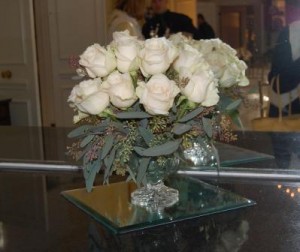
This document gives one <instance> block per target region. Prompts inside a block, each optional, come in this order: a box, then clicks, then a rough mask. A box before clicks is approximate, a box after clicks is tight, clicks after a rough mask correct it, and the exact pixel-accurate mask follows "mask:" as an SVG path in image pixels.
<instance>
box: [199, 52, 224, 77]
mask: <svg viewBox="0 0 300 252" xmlns="http://www.w3.org/2000/svg"><path fill="white" fill-rule="evenodd" d="M204 57H205V59H206V61H207V62H208V64H209V65H210V66H211V69H212V71H213V72H214V74H215V76H216V78H221V77H222V76H223V74H224V71H225V68H226V67H227V64H228V60H227V56H226V55H225V54H224V53H223V52H218V51H213V52H211V53H210V54H205V55H204Z"/></svg>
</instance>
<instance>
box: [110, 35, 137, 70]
mask: <svg viewBox="0 0 300 252" xmlns="http://www.w3.org/2000/svg"><path fill="white" fill-rule="evenodd" d="M113 38H114V40H113V42H112V44H111V45H112V47H113V48H114V49H115V55H116V57H117V68H118V70H119V71H120V72H122V73H126V72H130V71H134V70H137V69H138V68H139V58H138V53H139V51H140V49H141V44H142V42H141V41H138V40H137V39H136V37H133V36H130V35H129V32H128V30H126V31H123V32H115V33H114V34H113Z"/></svg>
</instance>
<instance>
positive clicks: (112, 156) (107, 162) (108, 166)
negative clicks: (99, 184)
mask: <svg viewBox="0 0 300 252" xmlns="http://www.w3.org/2000/svg"><path fill="white" fill-rule="evenodd" d="M116 149H117V148H116V146H115V147H114V148H113V149H112V151H111V152H110V154H109V156H106V157H105V158H104V164H105V170H104V182H106V183H107V182H108V177H109V174H110V171H111V168H112V164H113V162H114V159H115V156H116Z"/></svg>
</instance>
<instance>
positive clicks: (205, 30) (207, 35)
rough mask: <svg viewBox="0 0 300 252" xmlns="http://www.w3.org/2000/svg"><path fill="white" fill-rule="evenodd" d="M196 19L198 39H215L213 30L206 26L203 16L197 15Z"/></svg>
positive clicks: (208, 25)
mask: <svg viewBox="0 0 300 252" xmlns="http://www.w3.org/2000/svg"><path fill="white" fill-rule="evenodd" d="M197 18H198V32H199V37H200V39H213V38H215V32H214V30H213V28H212V27H211V26H210V24H208V23H207V22H206V20H205V18H204V16H203V15H202V14H201V13H199V14H198V15H197Z"/></svg>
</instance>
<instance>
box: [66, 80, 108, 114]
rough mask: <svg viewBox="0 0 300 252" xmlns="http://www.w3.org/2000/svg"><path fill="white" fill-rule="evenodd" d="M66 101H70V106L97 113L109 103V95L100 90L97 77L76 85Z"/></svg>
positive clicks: (87, 112) (99, 81) (85, 111)
mask: <svg viewBox="0 0 300 252" xmlns="http://www.w3.org/2000/svg"><path fill="white" fill-rule="evenodd" d="M68 102H71V107H76V108H77V109H78V110H79V111H81V112H83V113H86V114H91V115H98V114H100V113H101V112H102V111H103V110H104V109H105V108H106V107H107V106H108V105H109V95H108V94H107V93H106V92H104V91H103V90H102V88H101V80H100V79H99V78H97V79H93V80H86V81H82V82H80V83H79V84H78V85H76V86H75V87H74V88H73V89H72V91H71V94H70V96H69V98H68Z"/></svg>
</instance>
